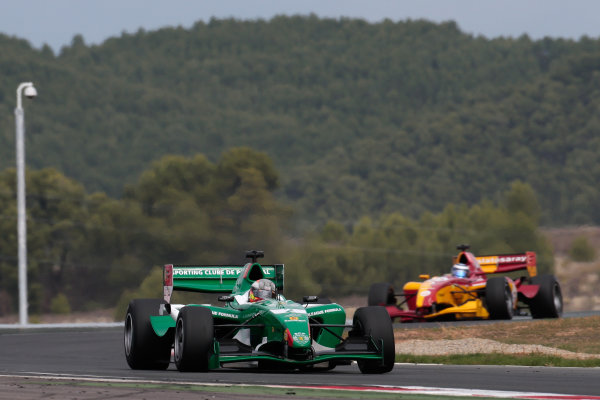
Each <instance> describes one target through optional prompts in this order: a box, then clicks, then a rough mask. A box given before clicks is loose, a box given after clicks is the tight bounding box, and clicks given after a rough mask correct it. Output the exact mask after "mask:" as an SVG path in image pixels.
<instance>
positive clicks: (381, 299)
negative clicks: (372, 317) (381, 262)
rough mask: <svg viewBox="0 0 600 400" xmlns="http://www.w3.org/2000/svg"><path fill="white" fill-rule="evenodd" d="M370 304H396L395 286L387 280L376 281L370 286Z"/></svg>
mask: <svg viewBox="0 0 600 400" xmlns="http://www.w3.org/2000/svg"><path fill="white" fill-rule="evenodd" d="M367 304H368V305H369V306H389V305H393V304H396V297H395V296H394V287H393V286H392V285H391V284H390V283H387V282H381V283H374V284H372V285H371V287H370V288H369V298H368V302H367Z"/></svg>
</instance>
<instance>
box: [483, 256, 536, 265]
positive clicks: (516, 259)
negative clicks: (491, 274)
mask: <svg viewBox="0 0 600 400" xmlns="http://www.w3.org/2000/svg"><path fill="white" fill-rule="evenodd" d="M477 261H478V262H479V264H483V265H498V264H516V263H524V262H526V261H527V255H514V256H490V257H477Z"/></svg>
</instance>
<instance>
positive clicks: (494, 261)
mask: <svg viewBox="0 0 600 400" xmlns="http://www.w3.org/2000/svg"><path fill="white" fill-rule="evenodd" d="M475 258H476V260H477V262H478V263H479V266H480V267H481V269H482V270H483V272H485V273H486V274H502V273H506V272H511V271H518V270H521V269H526V270H527V273H528V274H529V276H536V275H537V265H536V255H535V252H533V251H528V252H526V253H521V254H502V255H497V256H479V257H475Z"/></svg>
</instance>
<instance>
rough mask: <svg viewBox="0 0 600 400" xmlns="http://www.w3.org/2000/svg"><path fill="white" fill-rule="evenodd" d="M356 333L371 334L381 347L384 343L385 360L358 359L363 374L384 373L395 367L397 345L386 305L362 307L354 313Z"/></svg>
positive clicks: (354, 329)
mask: <svg viewBox="0 0 600 400" xmlns="http://www.w3.org/2000/svg"><path fill="white" fill-rule="evenodd" d="M353 325H354V328H353V331H354V334H359V335H363V336H370V337H371V338H372V339H373V341H374V342H375V344H376V345H377V346H378V347H379V346H381V345H383V360H358V368H359V369H360V372H362V373H363V374H383V373H385V372H390V371H391V370H392V369H393V368H394V361H395V358H396V346H395V343H394V329H393V327H392V320H391V319H390V316H389V315H388V313H387V310H386V309H385V308H384V307H379V306H373V307H361V308H359V309H357V310H356V312H355V313H354V321H353Z"/></svg>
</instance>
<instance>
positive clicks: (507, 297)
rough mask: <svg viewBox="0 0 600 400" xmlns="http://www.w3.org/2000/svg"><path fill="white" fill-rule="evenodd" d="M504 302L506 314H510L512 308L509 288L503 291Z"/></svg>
mask: <svg viewBox="0 0 600 400" xmlns="http://www.w3.org/2000/svg"><path fill="white" fill-rule="evenodd" d="M504 302H505V303H506V311H507V312H508V315H511V314H512V310H513V300H512V294H511V293H510V290H505V291H504Z"/></svg>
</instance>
